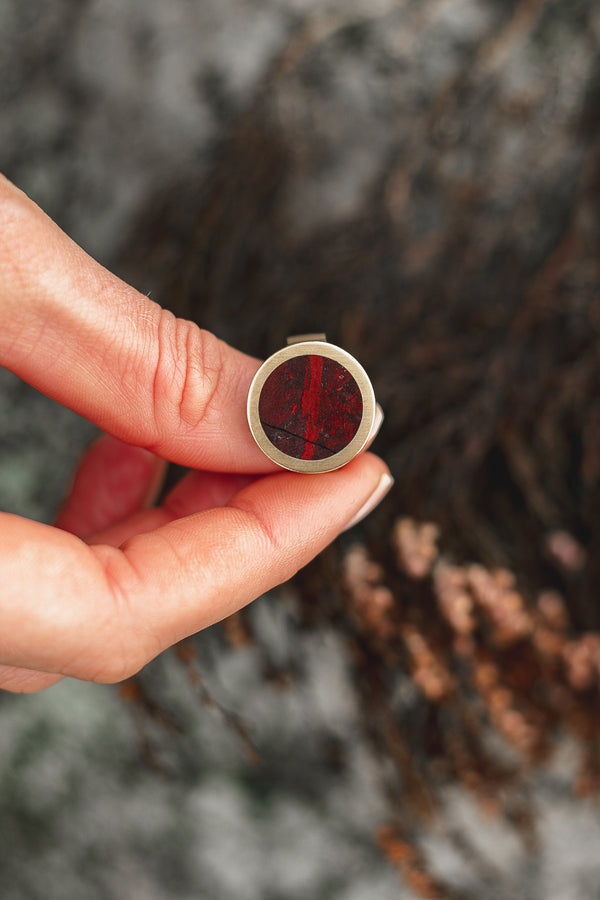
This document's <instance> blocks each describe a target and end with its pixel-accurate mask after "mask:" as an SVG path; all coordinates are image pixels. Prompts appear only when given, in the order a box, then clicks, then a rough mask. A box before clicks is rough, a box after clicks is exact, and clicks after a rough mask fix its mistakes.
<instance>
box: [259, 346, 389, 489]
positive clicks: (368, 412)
mask: <svg viewBox="0 0 600 900" xmlns="http://www.w3.org/2000/svg"><path fill="white" fill-rule="evenodd" d="M306 338H310V340H306ZM301 356H323V357H325V358H326V359H329V360H333V361H334V362H336V363H338V364H339V365H340V366H342V367H343V368H344V369H346V371H347V372H348V373H349V374H350V375H351V376H352V378H353V379H354V381H355V382H356V385H357V386H358V389H359V391H360V395H361V397H362V418H361V420H360V424H359V426H358V430H357V431H356V433H355V435H354V437H353V438H352V440H350V442H349V443H348V444H347V445H346V446H345V447H343V449H341V450H340V451H339V452H337V453H333V454H332V455H331V456H328V457H327V458H325V459H298V458H296V457H295V456H289V455H288V454H287V453H284V452H282V451H281V450H280V449H279V448H278V447H275V445H274V444H273V443H272V442H271V440H270V439H269V437H268V436H267V434H266V432H265V429H264V428H263V424H262V422H261V420H260V416H259V403H260V395H261V391H262V389H263V387H264V385H265V382H266V381H267V379H268V378H269V376H270V375H271V374H272V373H273V372H274V371H275V370H276V369H277V368H278V367H279V366H281V365H282V363H285V362H287V361H288V360H291V359H293V358H294V357H301ZM375 417H376V403H375V394H374V391H373V386H372V385H371V382H370V380H369V376H368V375H367V373H366V372H365V370H364V369H363V367H362V366H361V365H360V363H359V362H357V360H356V359H354V357H353V356H351V355H350V353H347V352H346V350H342V349H341V347H336V346H335V344H329V343H327V341H326V338H325V335H321V334H319V335H312V334H311V335H300V336H298V338H288V346H286V347H283V348H282V349H281V350H278V351H277V352H276V353H274V354H273V355H272V356H270V357H269V358H268V359H267V360H266V361H265V362H264V363H263V364H262V366H261V367H260V369H259V370H258V372H257V373H256V375H255V376H254V379H253V381H252V384H251V385H250V391H249V393H248V424H249V426H250V431H251V432H252V436H253V437H254V440H255V441H256V443H257V444H258V446H259V447H260V449H261V450H262V451H263V453H264V454H265V455H266V456H268V457H269V459H271V460H272V461H273V462H275V463H277V465H278V466H281V467H282V468H284V469H289V470H290V471H292V472H306V473H317V472H331V471H333V470H334V469H339V468H341V467H342V466H345V465H346V463H349V462H350V460H352V459H354V457H355V456H357V455H358V454H359V453H360V452H361V450H364V449H365V446H366V444H367V443H368V441H369V438H370V437H371V433H372V431H373V427H374V424H375Z"/></svg>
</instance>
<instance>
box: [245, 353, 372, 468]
mask: <svg viewBox="0 0 600 900" xmlns="http://www.w3.org/2000/svg"><path fill="white" fill-rule="evenodd" d="M362 409H363V404H362V396H361V393H360V389H359V387H358V385H357V383H356V381H355V380H354V378H353V377H352V375H351V374H350V372H348V370H347V369H345V368H344V366H342V365H340V363H338V362H335V360H333V359H328V358H327V357H325V356H312V355H311V356H294V357H292V359H289V360H288V361H287V362H284V363H282V364H281V365H280V366H278V367H277V368H276V369H275V370H274V371H273V372H271V374H270V375H269V377H268V378H267V380H266V381H265V383H264V385H263V388H262V391H261V392H260V401H259V404H258V415H259V418H260V421H261V424H262V427H263V428H264V431H265V434H266V435H267V437H268V438H269V440H270V441H271V443H272V444H273V445H274V446H275V447H277V449H278V450H281V451H282V453H286V454H287V455H288V456H293V457H294V458H295V459H326V458H327V457H328V456H333V454H334V453H339V452H340V450H343V449H344V447H346V446H347V445H348V444H349V443H350V441H351V440H352V438H353V437H354V435H355V434H356V432H357V431H358V426H359V425H360V421H361V418H362Z"/></svg>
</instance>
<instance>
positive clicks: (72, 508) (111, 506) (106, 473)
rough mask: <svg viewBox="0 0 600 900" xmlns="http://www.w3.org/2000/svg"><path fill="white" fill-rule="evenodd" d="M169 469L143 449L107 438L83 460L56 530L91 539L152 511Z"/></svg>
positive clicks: (99, 441) (94, 446)
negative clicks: (101, 532) (98, 533)
mask: <svg viewBox="0 0 600 900" xmlns="http://www.w3.org/2000/svg"><path fill="white" fill-rule="evenodd" d="M166 466H167V463H166V462H165V461H164V460H162V459H160V458H159V457H158V456H155V454H153V453H151V452H150V451H149V450H145V449H144V448H143V447H136V446H134V445H132V444H127V443H124V442H123V441H120V440H118V439H117V438H115V437H112V435H108V434H104V435H102V436H101V437H100V438H98V439H97V440H96V441H94V443H93V444H92V445H91V447H90V448H89V449H88V451H87V452H86V453H85V455H84V456H83V459H82V460H81V462H80V464H79V466H78V469H77V471H76V473H75V477H74V479H73V483H72V486H71V489H70V491H69V495H68V497H67V499H66V501H65V503H64V505H63V508H62V509H61V511H60V513H59V515H58V517H57V520H56V525H57V526H58V527H59V528H62V529H64V530H65V531H70V532H71V533H73V534H76V535H77V536H79V537H87V536H88V535H90V534H94V533H95V532H97V531H101V530H102V529H105V528H108V527H110V526H111V525H113V524H115V523H116V522H119V521H121V520H122V519H123V518H125V517H127V516H130V515H132V514H133V513H135V512H137V511H138V510H140V509H145V508H148V507H149V506H151V505H152V503H153V502H154V501H155V499H156V497H157V495H158V493H159V491H160V488H161V485H162V483H163V480H164V476H165V472H166Z"/></svg>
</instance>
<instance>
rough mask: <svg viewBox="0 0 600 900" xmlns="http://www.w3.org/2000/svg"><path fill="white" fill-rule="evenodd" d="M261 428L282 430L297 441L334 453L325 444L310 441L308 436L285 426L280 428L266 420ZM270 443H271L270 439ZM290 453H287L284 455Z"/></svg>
mask: <svg viewBox="0 0 600 900" xmlns="http://www.w3.org/2000/svg"><path fill="white" fill-rule="evenodd" d="M262 426H263V428H271V429H272V431H283V433H284V434H289V435H291V436H292V437H295V438H298V440H299V441H304V443H305V444H312V445H313V446H314V447H320V448H321V450H327V452H328V453H331V454H332V455H333V454H335V452H336V451H335V450H332V449H331V447H327V446H326V445H325V444H319V442H318V441H310V440H309V439H308V438H303V437H301V436H300V435H299V434H296V433H295V432H294V431H288V430H287V428H282V427H281V425H269V423H268V422H263V423H262ZM271 443H273V442H272V441H271ZM289 455H290V454H289V453H287V454H286V456H289Z"/></svg>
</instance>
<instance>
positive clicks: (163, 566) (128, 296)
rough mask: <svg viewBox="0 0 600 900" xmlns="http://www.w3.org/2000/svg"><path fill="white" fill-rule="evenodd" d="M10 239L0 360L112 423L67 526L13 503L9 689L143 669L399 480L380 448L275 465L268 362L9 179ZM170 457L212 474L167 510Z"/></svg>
mask: <svg viewBox="0 0 600 900" xmlns="http://www.w3.org/2000/svg"><path fill="white" fill-rule="evenodd" d="M0 235H1V243H0V309H1V313H2V327H1V329H0V362H1V363H2V364H3V365H5V366H6V367H7V368H9V369H11V370H12V371H13V372H15V373H16V374H17V375H19V376H20V377H21V378H23V379H25V380H26V381H28V382H29V383H30V384H32V385H34V386H35V387H36V388H38V389H39V390H41V391H43V392H44V393H45V394H47V395H48V396H50V397H52V398H54V399H55V400H58V401H59V402H61V403H63V404H65V405H66V406H69V407H70V408H71V409H73V410H75V411H76V412H78V413H80V414H81V415H83V416H85V417H87V418H88V419H91V420H92V421H93V422H95V423H96V424H97V425H99V426H100V428H102V429H103V430H104V431H105V432H107V433H108V434H107V436H105V437H103V438H101V439H100V440H99V441H98V442H97V443H96V444H95V445H94V446H93V447H92V448H91V450H90V451H89V452H88V454H87V455H86V457H85V458H84V460H83V462H82V465H81V467H80V469H79V472H78V474H77V475H76V477H75V480H74V483H73V487H72V490H71V493H70V496H69V497H68V499H67V501H66V503H65V506H64V508H63V510H62V511H61V513H60V515H59V519H58V522H57V526H58V527H51V526H48V525H43V524H40V523H37V522H32V521H29V520H26V519H22V518H19V517H18V516H14V515H9V514H8V513H0V688H4V689H7V690H13V691H17V690H18V691H34V690H39V689H41V688H43V687H46V686H48V685H50V684H53V683H54V682H55V681H58V680H59V679H60V678H61V677H62V676H63V675H69V676H72V677H75V678H80V679H86V680H92V681H98V682H113V681H119V680H121V679H123V678H126V677H128V676H130V675H132V674H133V673H135V672H136V671H137V670H138V669H139V668H141V667H142V666H143V665H144V664H145V663H146V662H148V661H149V660H150V659H152V658H153V657H154V656H156V655H157V654H158V653H160V652H161V651H162V650H163V649H165V648H166V647H168V646H170V645H171V644H173V643H174V642H176V641H178V640H180V639H182V638H184V637H186V636H188V635H190V634H192V633H194V632H196V631H198V630H200V629H202V628H205V627H206V626H207V625H210V624H211V623H213V622H216V621H218V620H220V619H222V618H223V617H225V616H227V615H229V614H230V613H233V612H234V611H235V610H237V609H239V608H240V607H242V606H243V605H244V604H246V603H248V602H250V601H251V600H252V599H254V598H255V597H257V596H259V595H260V594H262V593H263V592H265V591H267V590H269V589H270V588H272V587H274V586H275V585H277V584H279V583H281V582H283V581H285V580H286V579H288V578H289V577H290V576H291V575H293V574H294V573H295V572H296V571H297V570H298V569H299V568H300V567H301V566H303V565H305V564H306V563H307V562H308V561H309V560H310V559H311V558H312V557H313V556H315V554H317V553H318V552H319V551H320V550H322V549H323V548H324V547H325V546H326V545H327V544H328V543H329V542H330V541H331V540H333V538H334V537H335V536H336V535H337V534H338V533H339V532H340V531H341V530H342V529H343V528H344V527H346V526H347V525H348V523H350V522H351V520H353V519H354V518H356V516H357V514H358V515H362V514H363V513H366V511H370V508H372V507H373V506H374V505H375V503H376V502H377V501H378V500H379V499H381V497H382V496H383V495H384V493H385V492H386V490H387V489H388V488H389V486H390V483H391V479H390V478H389V475H388V473H387V469H386V467H385V465H384V463H383V462H382V461H381V460H380V459H378V458H377V457H376V456H373V455H372V454H370V453H365V454H362V455H361V456H360V457H359V458H357V459H356V460H354V461H353V462H352V463H350V464H349V465H348V466H346V467H345V468H344V469H341V470H338V471H336V472H331V473H328V474H324V475H304V474H293V473H287V472H282V471H277V472H275V467H274V465H273V464H272V463H271V462H269V461H268V460H267V459H266V458H265V457H264V456H263V454H262V453H261V452H260V450H259V449H258V448H257V447H256V445H255V444H254V441H253V439H252V437H251V435H250V432H249V429H248V426H247V423H246V417H245V404H246V396H247V392H248V388H249V385H250V382H251V380H252V377H253V375H254V373H255V372H256V370H257V368H258V366H259V363H258V361H257V360H255V359H252V358H250V357H248V356H245V355H244V354H242V353H239V352H238V351H236V350H233V349H232V348H231V347H228V346H227V345H226V344H224V343H222V342H221V341H219V340H217V339H216V338H215V337H213V335H211V334H208V333H207V332H204V331H202V330H200V329H199V328H198V327H197V326H196V325H194V324H193V323H191V322H187V321H184V320H181V319H176V318H175V317H174V316H173V315H172V314H171V313H169V312H167V311H165V310H163V309H161V308H160V307H159V306H158V305H157V304H155V303H152V302H150V301H149V300H148V299H147V298H146V297H144V296H142V295H140V294H139V293H137V291H135V290H134V289H133V288H131V287H129V286H128V285H126V284H124V283H123V282H122V281H120V280H119V279H118V278H116V277H115V276H113V275H112V274H110V273H109V272H107V271H106V270H105V269H103V268H102V267H101V266H99V265H98V264H97V263H95V262H94V261H93V260H92V259H90V258H89V257H88V256H87V255H86V254H85V253H84V252H83V251H82V250H81V248H79V247H78V246H76V245H75V244H74V243H73V242H72V241H70V240H69V238H67V237H66V236H65V235H64V234H63V233H62V232H61V231H60V229H59V228H58V227H57V226H56V225H55V224H54V223H53V222H52V221H51V220H50V219H48V218H47V217H46V216H45V215H44V213H43V212H42V211H41V210H40V209H39V208H38V207H37V206H35V204H33V203H32V202H31V201H30V200H29V199H28V198H27V197H26V196H25V195H24V194H22V193H21V192H20V191H19V190H17V188H15V187H14V186H13V185H11V184H10V183H9V182H8V181H6V180H5V179H3V178H2V177H1V176H0ZM163 460H172V461H173V462H177V463H180V464H182V465H185V466H188V467H190V468H192V469H194V470H196V471H192V472H191V473H190V474H188V475H187V476H186V477H184V478H183V480H182V481H181V483H180V484H179V485H178V486H177V487H175V489H174V490H173V491H172V492H171V493H170V494H169V496H168V497H167V498H166V500H165V501H164V503H163V504H162V505H161V506H160V507H155V508H151V507H149V506H148V500H149V498H150V497H151V495H152V494H153V492H154V489H155V486H156V483H157V479H159V478H160V473H161V470H162V468H163V466H164V462H163ZM261 476H262V477H261Z"/></svg>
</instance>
